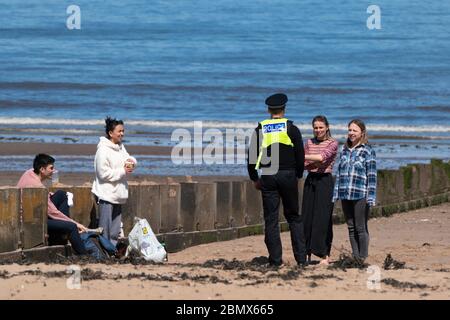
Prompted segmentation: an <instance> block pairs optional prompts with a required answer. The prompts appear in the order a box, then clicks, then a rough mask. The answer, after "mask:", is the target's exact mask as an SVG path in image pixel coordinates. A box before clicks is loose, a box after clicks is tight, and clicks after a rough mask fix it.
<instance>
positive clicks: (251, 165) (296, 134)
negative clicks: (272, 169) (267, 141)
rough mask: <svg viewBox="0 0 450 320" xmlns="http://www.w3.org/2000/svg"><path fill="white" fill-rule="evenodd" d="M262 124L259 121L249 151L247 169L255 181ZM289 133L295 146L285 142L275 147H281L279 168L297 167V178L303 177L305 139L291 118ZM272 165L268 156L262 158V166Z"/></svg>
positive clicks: (288, 124) (288, 126)
mask: <svg viewBox="0 0 450 320" xmlns="http://www.w3.org/2000/svg"><path fill="white" fill-rule="evenodd" d="M260 131H261V124H260V123H258V127H256V129H255V131H254V132H253V135H252V137H251V140H250V146H249V148H248V151H247V170H248V175H249V176H250V179H251V180H253V181H257V180H258V179H259V177H258V171H257V170H256V168H255V167H256V160H257V159H258V154H259V146H260V143H261V142H262V133H261V132H260ZM287 134H288V136H289V138H290V139H291V141H292V143H293V144H294V146H293V147H291V146H287V145H285V144H281V143H280V144H277V146H275V145H274V147H278V148H279V151H280V152H279V153H280V159H279V169H280V170H285V169H295V172H296V176H297V178H299V179H300V178H301V177H302V176H303V169H304V167H303V166H304V162H305V151H304V149H303V140H302V134H301V133H300V130H299V129H298V128H297V127H296V126H295V125H294V124H293V122H292V121H291V120H288V121H287ZM271 149H272V146H269V147H268V149H267V156H268V157H270V155H271ZM269 166H270V161H268V159H267V157H263V158H262V160H261V165H260V167H261V168H266V167H269Z"/></svg>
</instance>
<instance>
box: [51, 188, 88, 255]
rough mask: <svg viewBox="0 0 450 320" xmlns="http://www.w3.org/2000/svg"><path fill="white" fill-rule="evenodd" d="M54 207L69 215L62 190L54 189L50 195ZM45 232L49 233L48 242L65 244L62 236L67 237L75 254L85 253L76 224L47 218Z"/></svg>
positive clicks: (65, 197)
mask: <svg viewBox="0 0 450 320" xmlns="http://www.w3.org/2000/svg"><path fill="white" fill-rule="evenodd" d="M50 200H52V202H53V204H54V205H55V207H56V208H57V209H58V210H59V211H61V212H62V213H64V214H65V215H66V216H68V217H70V210H69V206H68V204H67V193H66V192H65V191H62V190H58V191H56V192H55V193H54V194H53V195H52V196H51V197H50ZM47 232H48V235H49V239H48V240H49V244H50V245H56V244H66V240H65V239H64V236H67V235H68V237H69V241H70V244H71V245H72V248H73V250H74V251H75V253H76V254H86V253H87V252H86V249H85V247H84V244H83V241H81V238H80V234H79V233H78V228H77V225H76V224H75V223H73V222H70V221H63V220H56V219H52V218H50V217H49V218H48V219H47Z"/></svg>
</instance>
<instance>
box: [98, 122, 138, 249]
mask: <svg viewBox="0 0 450 320" xmlns="http://www.w3.org/2000/svg"><path fill="white" fill-rule="evenodd" d="M105 132H106V137H100V141H99V143H98V145H97V152H96V154H95V161H94V168H95V181H94V183H93V185H92V193H93V194H94V195H95V197H96V201H97V203H98V211H99V227H102V228H103V235H104V236H105V237H106V238H108V240H110V241H111V242H112V243H113V244H114V245H116V244H117V240H118V238H119V234H120V227H121V223H122V206H121V205H122V204H124V203H125V202H126V201H127V199H128V184H127V175H129V174H131V173H132V172H133V171H134V169H135V166H136V164H137V161H136V159H135V158H133V157H132V156H130V155H129V154H128V152H127V150H126V149H125V146H124V145H123V144H122V140H123V136H124V134H125V129H124V124H123V121H122V120H117V119H112V118H110V117H107V118H106V119H105Z"/></svg>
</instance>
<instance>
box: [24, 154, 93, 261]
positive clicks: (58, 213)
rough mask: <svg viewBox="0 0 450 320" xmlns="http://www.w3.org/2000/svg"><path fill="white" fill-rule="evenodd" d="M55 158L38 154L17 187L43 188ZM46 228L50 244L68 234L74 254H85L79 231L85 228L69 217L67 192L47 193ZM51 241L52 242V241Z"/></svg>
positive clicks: (51, 170)
mask: <svg viewBox="0 0 450 320" xmlns="http://www.w3.org/2000/svg"><path fill="white" fill-rule="evenodd" d="M54 163H55V159H54V158H53V157H51V156H49V155H47V154H43V153H41V154H38V155H37V156H36V157H35V158H34V161H33V169H29V170H27V171H25V173H24V174H23V175H22V177H21V178H20V180H19V182H18V183H17V187H18V188H45V186H44V184H43V181H44V180H46V179H51V177H52V174H53V172H54V171H55V165H54ZM47 216H48V219H47V230H48V235H49V242H50V244H55V242H56V241H55V240H56V239H61V238H62V237H63V236H65V235H68V237H69V241H70V244H71V245H72V249H73V250H74V251H75V253H76V254H79V255H81V254H86V253H87V252H86V249H85V247H84V244H83V241H82V240H81V238H80V233H82V232H85V231H86V230H87V229H86V227H85V226H83V225H82V224H80V223H78V222H76V221H75V220H72V219H71V218H70V211H69V205H68V198H67V193H66V192H64V191H62V190H58V191H56V192H55V193H49V194H48V212H47ZM52 242H53V243H52Z"/></svg>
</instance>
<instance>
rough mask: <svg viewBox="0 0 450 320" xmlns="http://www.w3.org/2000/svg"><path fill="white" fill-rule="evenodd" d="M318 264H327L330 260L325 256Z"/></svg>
mask: <svg viewBox="0 0 450 320" xmlns="http://www.w3.org/2000/svg"><path fill="white" fill-rule="evenodd" d="M319 264H321V265H325V266H327V265H329V264H330V260H329V258H328V257H325V258H324V259H322V260H320V262H319Z"/></svg>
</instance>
